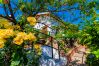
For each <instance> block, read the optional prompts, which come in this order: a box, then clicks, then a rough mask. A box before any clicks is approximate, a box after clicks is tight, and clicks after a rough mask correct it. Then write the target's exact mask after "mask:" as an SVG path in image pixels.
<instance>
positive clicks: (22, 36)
mask: <svg viewBox="0 0 99 66" xmlns="http://www.w3.org/2000/svg"><path fill="white" fill-rule="evenodd" d="M26 35H27V34H26V33H25V32H19V33H18V34H17V36H18V37H21V38H22V39H23V38H24V37H25V36H26Z"/></svg>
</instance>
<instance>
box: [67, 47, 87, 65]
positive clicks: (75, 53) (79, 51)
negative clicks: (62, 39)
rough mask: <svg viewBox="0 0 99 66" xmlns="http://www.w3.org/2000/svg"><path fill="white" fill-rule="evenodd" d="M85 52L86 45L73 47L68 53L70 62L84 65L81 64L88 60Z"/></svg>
mask: <svg viewBox="0 0 99 66" xmlns="http://www.w3.org/2000/svg"><path fill="white" fill-rule="evenodd" d="M85 53H86V47H85V46H79V47H75V48H73V49H72V50H71V51H70V52H69V54H68V57H69V62H70V63H71V64H74V65H73V66H82V65H81V64H85V61H86V56H85V55H86V54H85ZM83 66H84V65H83Z"/></svg>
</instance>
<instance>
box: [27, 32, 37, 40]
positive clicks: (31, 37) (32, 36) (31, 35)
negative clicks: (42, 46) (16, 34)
mask: <svg viewBox="0 0 99 66" xmlns="http://www.w3.org/2000/svg"><path fill="white" fill-rule="evenodd" d="M27 37H28V40H32V41H35V40H36V37H35V36H34V35H33V34H32V33H29V34H28V35H27Z"/></svg>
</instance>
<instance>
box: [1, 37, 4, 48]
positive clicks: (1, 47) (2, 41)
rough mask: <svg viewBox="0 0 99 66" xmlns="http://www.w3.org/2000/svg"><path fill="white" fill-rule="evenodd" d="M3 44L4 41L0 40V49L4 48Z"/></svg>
mask: <svg viewBox="0 0 99 66" xmlns="http://www.w3.org/2000/svg"><path fill="white" fill-rule="evenodd" d="M4 42H5V40H4V39H1V38H0V48H3V47H4Z"/></svg>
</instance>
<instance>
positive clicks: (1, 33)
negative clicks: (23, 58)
mask: <svg viewBox="0 0 99 66" xmlns="http://www.w3.org/2000/svg"><path fill="white" fill-rule="evenodd" d="M11 36H14V31H13V30H12V29H0V37H2V38H9V37H11Z"/></svg>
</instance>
